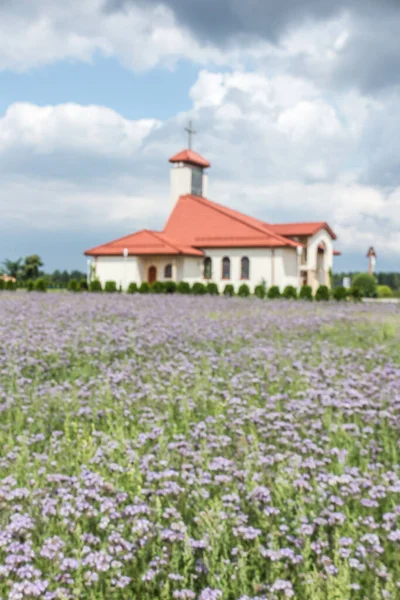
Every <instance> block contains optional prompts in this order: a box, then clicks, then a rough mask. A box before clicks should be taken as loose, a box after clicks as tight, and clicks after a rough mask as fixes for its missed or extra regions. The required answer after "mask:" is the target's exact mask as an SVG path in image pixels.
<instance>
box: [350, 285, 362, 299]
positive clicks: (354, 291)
mask: <svg viewBox="0 0 400 600" xmlns="http://www.w3.org/2000/svg"><path fill="white" fill-rule="evenodd" d="M350 296H351V298H352V300H354V302H360V301H361V299H362V297H363V295H362V291H361V290H360V288H359V287H356V286H354V285H353V286H352V287H351V288H350Z"/></svg>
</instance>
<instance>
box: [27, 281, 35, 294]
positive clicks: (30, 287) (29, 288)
mask: <svg viewBox="0 0 400 600" xmlns="http://www.w3.org/2000/svg"><path fill="white" fill-rule="evenodd" d="M34 289H35V284H34V283H33V281H32V279H29V281H27V283H26V291H27V292H33V290H34Z"/></svg>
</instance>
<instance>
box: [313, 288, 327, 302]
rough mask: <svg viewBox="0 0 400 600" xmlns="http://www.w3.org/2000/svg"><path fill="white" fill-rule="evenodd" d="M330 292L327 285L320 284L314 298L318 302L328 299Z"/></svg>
mask: <svg viewBox="0 0 400 600" xmlns="http://www.w3.org/2000/svg"><path fill="white" fill-rule="evenodd" d="M329 298H330V293H329V288H328V286H327V285H320V286H319V288H318V289H317V293H316V294H315V299H316V300H317V301H318V302H321V301H326V300H329Z"/></svg>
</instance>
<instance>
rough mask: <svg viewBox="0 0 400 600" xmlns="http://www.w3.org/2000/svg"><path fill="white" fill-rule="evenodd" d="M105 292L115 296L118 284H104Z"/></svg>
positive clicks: (113, 282)
mask: <svg viewBox="0 0 400 600" xmlns="http://www.w3.org/2000/svg"><path fill="white" fill-rule="evenodd" d="M104 291H105V292H107V293H108V294H115V292H117V291H118V289H117V284H116V282H115V281H106V282H105V284H104Z"/></svg>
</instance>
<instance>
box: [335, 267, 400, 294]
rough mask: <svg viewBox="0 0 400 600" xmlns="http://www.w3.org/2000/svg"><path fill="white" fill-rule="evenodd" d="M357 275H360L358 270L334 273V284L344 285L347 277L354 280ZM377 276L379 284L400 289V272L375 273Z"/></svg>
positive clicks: (336, 285)
mask: <svg viewBox="0 0 400 600" xmlns="http://www.w3.org/2000/svg"><path fill="white" fill-rule="evenodd" d="M356 275H358V272H356V271H354V272H352V273H333V274H332V286H333V287H338V286H340V285H343V279H344V278H345V277H350V280H352V279H353V278H354V277H355V276H356ZM375 278H376V279H377V280H378V285H387V286H388V287H390V288H391V289H392V290H393V291H400V273H375Z"/></svg>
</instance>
